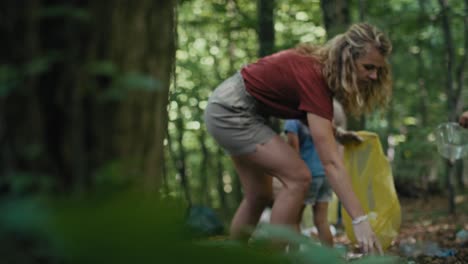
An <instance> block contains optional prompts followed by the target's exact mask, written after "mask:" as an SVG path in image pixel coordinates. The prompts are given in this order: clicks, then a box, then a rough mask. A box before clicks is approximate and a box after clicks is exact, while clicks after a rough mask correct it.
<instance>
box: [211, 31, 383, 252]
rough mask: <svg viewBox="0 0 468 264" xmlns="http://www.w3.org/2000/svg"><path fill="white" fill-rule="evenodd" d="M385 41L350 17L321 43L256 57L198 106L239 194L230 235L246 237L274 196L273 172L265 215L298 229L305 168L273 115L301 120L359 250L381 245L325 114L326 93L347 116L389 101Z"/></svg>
mask: <svg viewBox="0 0 468 264" xmlns="http://www.w3.org/2000/svg"><path fill="white" fill-rule="evenodd" d="M391 49H392V46H391V43H390V40H389V39H388V38H387V36H386V35H384V34H383V33H382V32H381V31H380V30H379V29H377V28H376V27H374V26H372V25H369V24H366V23H359V24H354V25H352V26H351V27H350V28H349V29H348V30H347V31H346V32H345V33H343V34H338V35H337V36H335V37H334V38H333V39H331V40H329V41H328V42H327V43H325V44H324V45H322V46H312V45H299V46H297V47H296V48H292V49H287V50H283V51H280V52H277V53H274V54H272V55H269V56H266V57H263V58H261V59H259V60H258V61H257V62H255V63H251V64H249V65H247V66H245V67H243V68H242V69H241V70H240V72H237V73H235V74H234V75H233V76H231V77H230V78H228V79H226V80H225V81H224V82H223V83H221V84H220V85H219V86H218V87H217V88H216V90H215V91H214V92H213V93H212V94H211V96H210V98H209V100H208V104H207V106H206V108H205V116H204V119H205V125H206V128H207V131H208V132H209V133H210V134H211V136H212V137H213V138H214V139H215V140H216V141H217V143H218V144H219V145H221V147H222V148H223V149H224V150H225V151H226V152H227V153H228V154H229V155H230V157H231V160H232V162H233V163H234V166H235V168H236V171H237V174H238V176H239V178H240V181H241V184H242V189H243V194H244V197H243V200H242V202H241V203H240V205H239V207H238V209H237V211H236V213H235V215H234V218H233V219H232V221H231V228H230V235H231V238H232V239H239V240H244V241H248V239H249V238H250V236H251V234H252V232H253V231H254V229H255V227H256V225H257V223H258V221H259V218H260V215H261V213H262V211H263V209H264V208H265V207H266V206H268V205H269V204H270V203H271V201H272V199H273V197H272V196H273V194H272V177H275V178H277V179H278V180H279V181H281V183H282V184H283V188H281V191H280V192H279V193H278V195H277V197H276V199H275V200H274V203H273V208H272V213H271V223H272V224H274V225H281V226H285V227H290V228H293V229H296V230H297V222H298V218H299V217H300V212H301V208H302V205H303V201H304V198H305V195H306V193H307V191H308V187H309V183H310V182H311V176H310V171H309V169H308V168H307V165H306V164H305V162H304V161H303V160H302V159H301V158H300V157H299V155H297V153H296V152H295V151H294V150H293V149H292V148H291V147H290V146H289V145H288V144H287V143H286V142H285V141H284V140H283V139H282V138H281V137H280V136H279V135H278V134H276V133H275V132H274V130H273V129H272V128H271V127H269V126H268V125H267V122H266V120H267V119H268V117H269V116H273V117H277V118H281V119H300V120H301V121H303V122H306V123H307V124H308V127H309V130H310V134H311V136H312V138H313V140H314V142H315V147H316V150H317V153H318V155H319V157H320V160H321V161H322V164H323V167H324V170H325V175H326V177H327V179H328V181H329V183H330V185H331V186H332V188H333V190H334V191H335V193H336V194H337V196H338V198H339V199H340V201H341V202H342V204H343V207H344V208H345V209H346V210H347V212H348V213H349V215H350V217H351V219H352V222H353V230H354V234H355V236H356V238H357V241H358V242H359V244H360V247H361V249H362V251H363V252H364V253H369V252H373V251H374V250H375V249H378V250H379V252H382V250H381V246H380V243H379V241H378V239H377V237H376V235H375V233H374V231H373V230H372V228H371V225H370V223H369V221H368V218H367V215H366V214H365V213H364V210H363V207H362V206H361V204H360V203H359V200H358V198H357V196H356V194H355V193H354V191H353V189H352V186H351V179H350V177H349V175H348V173H347V172H346V169H345V167H344V162H343V160H342V158H341V155H340V154H339V152H338V147H337V143H336V140H335V136H336V134H337V132H340V131H339V130H335V129H334V127H333V124H332V119H333V98H335V99H336V100H338V101H339V102H340V103H341V104H342V105H343V108H344V109H345V112H346V113H347V114H351V115H354V116H359V115H361V114H363V113H368V112H371V111H372V110H374V109H375V108H379V107H384V106H385V105H386V104H387V103H388V101H389V99H390V97H391V90H392V88H391V86H392V81H391V74H390V66H389V64H388V62H387V57H388V56H389V54H390V53H391ZM338 134H340V135H339V138H341V139H342V140H347V139H348V140H355V135H352V134H349V133H346V132H344V133H338ZM297 231H299V230H297Z"/></svg>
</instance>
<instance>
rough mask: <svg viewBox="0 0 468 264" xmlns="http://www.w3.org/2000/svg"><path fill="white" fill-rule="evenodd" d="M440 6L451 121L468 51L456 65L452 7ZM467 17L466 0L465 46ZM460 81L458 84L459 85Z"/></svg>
mask: <svg viewBox="0 0 468 264" xmlns="http://www.w3.org/2000/svg"><path fill="white" fill-rule="evenodd" d="M439 6H440V9H441V11H440V16H441V22H442V32H443V35H444V42H445V58H446V73H445V82H446V84H445V94H446V95H447V113H448V120H449V121H456V116H457V108H459V107H457V106H458V105H461V103H460V100H461V98H462V97H461V92H462V87H463V81H464V72H465V71H466V69H465V64H466V60H467V55H466V53H465V54H464V55H463V56H462V58H461V60H460V63H459V65H458V66H457V65H456V59H457V56H456V53H455V49H456V47H455V44H454V42H453V35H452V24H451V17H452V15H451V13H452V9H451V6H450V5H449V3H448V1H447V0H439ZM467 17H468V1H465V14H464V22H465V23H464V26H465V30H464V32H465V43H464V44H465V46H464V48H466V45H467V43H468V42H467V41H468V40H467V38H468V36H467V35H466V32H467V31H468V30H467V29H466V27H467V22H466V20H467ZM457 81H458V85H457ZM453 173H454V169H453V164H452V163H451V162H450V161H447V176H446V177H447V178H446V179H447V181H446V185H447V189H448V192H449V212H450V213H452V214H453V213H455V190H454V187H453Z"/></svg>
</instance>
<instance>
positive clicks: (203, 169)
mask: <svg viewBox="0 0 468 264" xmlns="http://www.w3.org/2000/svg"><path fill="white" fill-rule="evenodd" d="M198 141H199V142H200V148H201V155H202V161H201V165H200V173H199V174H200V181H201V184H200V191H201V194H202V199H201V200H202V202H203V203H204V204H206V205H207V206H211V203H212V202H211V193H210V184H209V179H208V178H209V177H208V175H209V173H208V165H209V164H208V163H209V160H210V152H209V150H208V147H207V146H206V143H205V142H206V133H205V130H200V135H199V138H198Z"/></svg>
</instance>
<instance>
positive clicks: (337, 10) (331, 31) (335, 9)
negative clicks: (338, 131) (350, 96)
mask: <svg viewBox="0 0 468 264" xmlns="http://www.w3.org/2000/svg"><path fill="white" fill-rule="evenodd" d="M320 6H321V8H322V13H323V24H324V25H325V30H326V31H327V37H328V39H330V38H333V37H334V36H336V35H337V34H341V33H343V32H345V31H346V30H347V29H348V27H349V26H350V24H351V15H350V4H349V0H321V1H320ZM364 6H365V5H364V1H363V0H360V1H359V16H360V19H363V18H364ZM365 122H366V121H365V117H364V116H362V117H360V118H358V119H356V118H355V117H353V116H348V127H349V129H351V130H361V129H364V127H365Z"/></svg>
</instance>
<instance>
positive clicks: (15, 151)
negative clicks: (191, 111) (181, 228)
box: [0, 0, 174, 191]
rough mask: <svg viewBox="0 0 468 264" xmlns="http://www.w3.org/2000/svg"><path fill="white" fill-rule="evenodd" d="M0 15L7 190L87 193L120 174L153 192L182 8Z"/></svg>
mask: <svg viewBox="0 0 468 264" xmlns="http://www.w3.org/2000/svg"><path fill="white" fill-rule="evenodd" d="M0 7H1V8H0V10H1V11H0V12H2V15H1V17H2V20H3V21H2V23H0V32H1V34H2V35H3V36H4V38H5V39H6V41H3V42H2V44H1V45H2V47H1V49H0V50H1V51H0V52H1V54H2V56H1V57H2V59H3V61H2V65H3V66H2V69H1V71H2V79H1V80H0V82H1V93H0V100H1V104H0V107H1V109H0V113H2V115H1V116H0V148H1V150H2V152H1V155H0V168H1V171H0V175H1V177H4V178H5V179H6V180H3V181H2V182H11V181H14V180H15V179H16V178H18V177H29V180H30V181H31V182H33V184H31V186H32V187H36V186H37V185H38V184H39V183H38V182H39V181H38V180H40V179H45V178H52V179H54V182H57V183H58V184H57V187H58V188H57V190H58V191H82V190H86V189H87V188H88V187H89V186H90V185H91V184H92V182H93V177H94V176H99V177H101V176H102V177H104V178H105V177H113V176H115V174H121V175H123V176H125V177H132V178H134V179H135V180H136V181H138V182H140V183H141V185H142V186H146V187H147V188H149V189H152V190H155V189H156V188H157V186H158V184H159V175H160V174H161V171H160V170H161V166H160V164H161V162H162V144H163V138H164V131H165V127H166V124H167V121H166V120H167V117H166V115H167V113H166V105H167V101H168V98H167V95H168V87H169V80H170V78H169V76H170V72H171V69H172V64H173V61H174V59H173V57H174V40H173V29H174V1H173V0H165V1H157V2H155V1H150V0H143V1H134V2H128V1H79V2H73V4H62V3H61V2H60V1H27V2H22V1H20V2H15V1H6V2H1V4H0ZM7 185H8V184H7ZM5 188H6V189H8V186H6V187H5Z"/></svg>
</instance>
